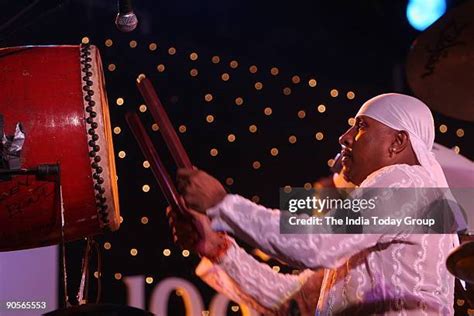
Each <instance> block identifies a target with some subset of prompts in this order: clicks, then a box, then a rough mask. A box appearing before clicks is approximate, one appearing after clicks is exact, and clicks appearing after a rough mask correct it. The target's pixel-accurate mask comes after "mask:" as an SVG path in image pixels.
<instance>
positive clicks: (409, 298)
mask: <svg viewBox="0 0 474 316" xmlns="http://www.w3.org/2000/svg"><path fill="white" fill-rule="evenodd" d="M437 186H438V185H437V183H435V181H434V179H433V178H432V177H431V175H430V174H429V173H428V172H427V170H426V169H425V168H424V167H421V166H408V165H393V166H388V167H384V168H382V169H379V170H377V171H376V172H374V173H372V174H371V175H369V177H367V179H366V180H364V182H363V183H362V184H361V187H362V188H387V187H394V188H419V187H428V188H429V187H437ZM418 202H419V203H427V201H423V199H420V201H417V203H418ZM428 202H429V201H428ZM407 203H413V201H407ZM400 207H403V201H401V202H400ZM207 214H208V215H209V217H210V218H211V220H212V227H213V229H215V230H218V231H226V232H229V233H231V234H234V235H236V236H238V237H239V238H241V239H243V240H245V241H246V242H248V243H250V244H252V245H254V246H255V247H257V248H260V249H262V250H263V251H265V252H266V253H268V254H270V255H272V256H275V257H277V258H280V259H281V260H283V261H286V262H288V263H289V264H290V265H294V266H299V267H307V268H311V269H315V268H320V267H324V268H327V271H326V273H325V278H324V281H323V285H322V289H321V294H320V299H319V302H318V310H317V314H318V315H340V314H358V315H366V314H386V315H391V314H394V315H450V314H453V312H454V310H453V300H454V277H452V276H451V275H450V274H449V273H448V271H447V269H446V266H445V262H446V257H447V256H448V254H449V252H450V251H451V250H452V249H453V248H454V247H455V246H456V245H457V236H456V235H453V234H431V235H427V234H425V235H422V234H397V235H380V234H359V235H351V234H298V235H296V234H294V235H284V234H280V231H279V225H280V211H278V210H270V209H267V208H265V207H263V206H260V205H257V204H254V203H253V202H251V201H249V200H247V199H245V198H243V197H240V196H238V195H228V196H226V198H225V199H224V200H223V201H222V202H221V203H220V204H218V205H216V206H215V207H213V208H211V209H209V210H208V211H207ZM230 256H233V255H230ZM232 259H233V260H235V261H238V260H239V258H238V256H237V257H236V256H234V258H229V259H228V260H226V259H225V260H224V262H230V261H232ZM221 267H222V268H223V270H224V271H225V272H226V273H227V274H228V275H229V276H230V277H231V278H232V279H233V280H234V281H235V283H236V284H237V285H238V286H239V287H240V288H241V290H242V291H243V292H246V293H248V294H249V295H251V296H253V299H254V300H256V301H259V300H262V302H263V300H267V299H268V297H272V295H273V298H272V299H273V300H274V301H275V299H278V298H279V297H280V298H285V297H287V295H286V294H285V295H280V294H276V295H275V293H291V292H293V291H294V289H295V288H296V287H295V284H296V283H295V282H294V281H290V282H286V283H285V282H282V283H281V286H280V287H279V288H278V291H274V293H267V288H268V287H266V286H263V287H261V288H260V289H256V288H252V287H255V286H258V285H259V284H270V283H269V281H268V278H271V277H272V276H271V275H270V274H265V273H263V274H259V273H249V270H251V267H250V265H248V264H246V265H244V266H243V267H242V269H244V270H241V269H240V270H239V267H241V266H239V264H238V262H236V263H233V264H231V265H230V267H231V268H229V265H226V264H224V265H221ZM287 286H288V288H287V290H285V287H287ZM268 291H271V290H268ZM275 302H276V301H275ZM272 304H273V303H272Z"/></svg>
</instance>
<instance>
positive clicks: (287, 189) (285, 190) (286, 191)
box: [283, 185, 291, 193]
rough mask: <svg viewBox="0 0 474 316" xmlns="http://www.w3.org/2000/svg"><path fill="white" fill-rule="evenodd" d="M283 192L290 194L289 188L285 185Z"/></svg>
mask: <svg viewBox="0 0 474 316" xmlns="http://www.w3.org/2000/svg"><path fill="white" fill-rule="evenodd" d="M283 191H284V192H285V193H290V192H291V186H289V185H285V186H284V187H283Z"/></svg>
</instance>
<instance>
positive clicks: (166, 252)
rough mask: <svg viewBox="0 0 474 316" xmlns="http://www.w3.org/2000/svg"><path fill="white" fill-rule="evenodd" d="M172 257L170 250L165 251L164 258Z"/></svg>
mask: <svg viewBox="0 0 474 316" xmlns="http://www.w3.org/2000/svg"><path fill="white" fill-rule="evenodd" d="M170 255H171V250H169V249H168V248H167V249H165V250H163V256H165V257H169V256H170Z"/></svg>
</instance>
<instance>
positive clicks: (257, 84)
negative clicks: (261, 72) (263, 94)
mask: <svg viewBox="0 0 474 316" xmlns="http://www.w3.org/2000/svg"><path fill="white" fill-rule="evenodd" d="M255 89H257V90H262V89H263V83H261V82H256V83H255Z"/></svg>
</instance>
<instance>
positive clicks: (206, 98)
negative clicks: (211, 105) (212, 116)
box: [204, 93, 213, 102]
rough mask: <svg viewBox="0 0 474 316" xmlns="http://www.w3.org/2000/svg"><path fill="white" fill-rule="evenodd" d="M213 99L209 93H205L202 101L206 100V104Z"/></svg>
mask: <svg viewBox="0 0 474 316" xmlns="http://www.w3.org/2000/svg"><path fill="white" fill-rule="evenodd" d="M212 99H213V97H212V94H210V93H207V94H206V95H205V96H204V100H206V102H211V101H212Z"/></svg>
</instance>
